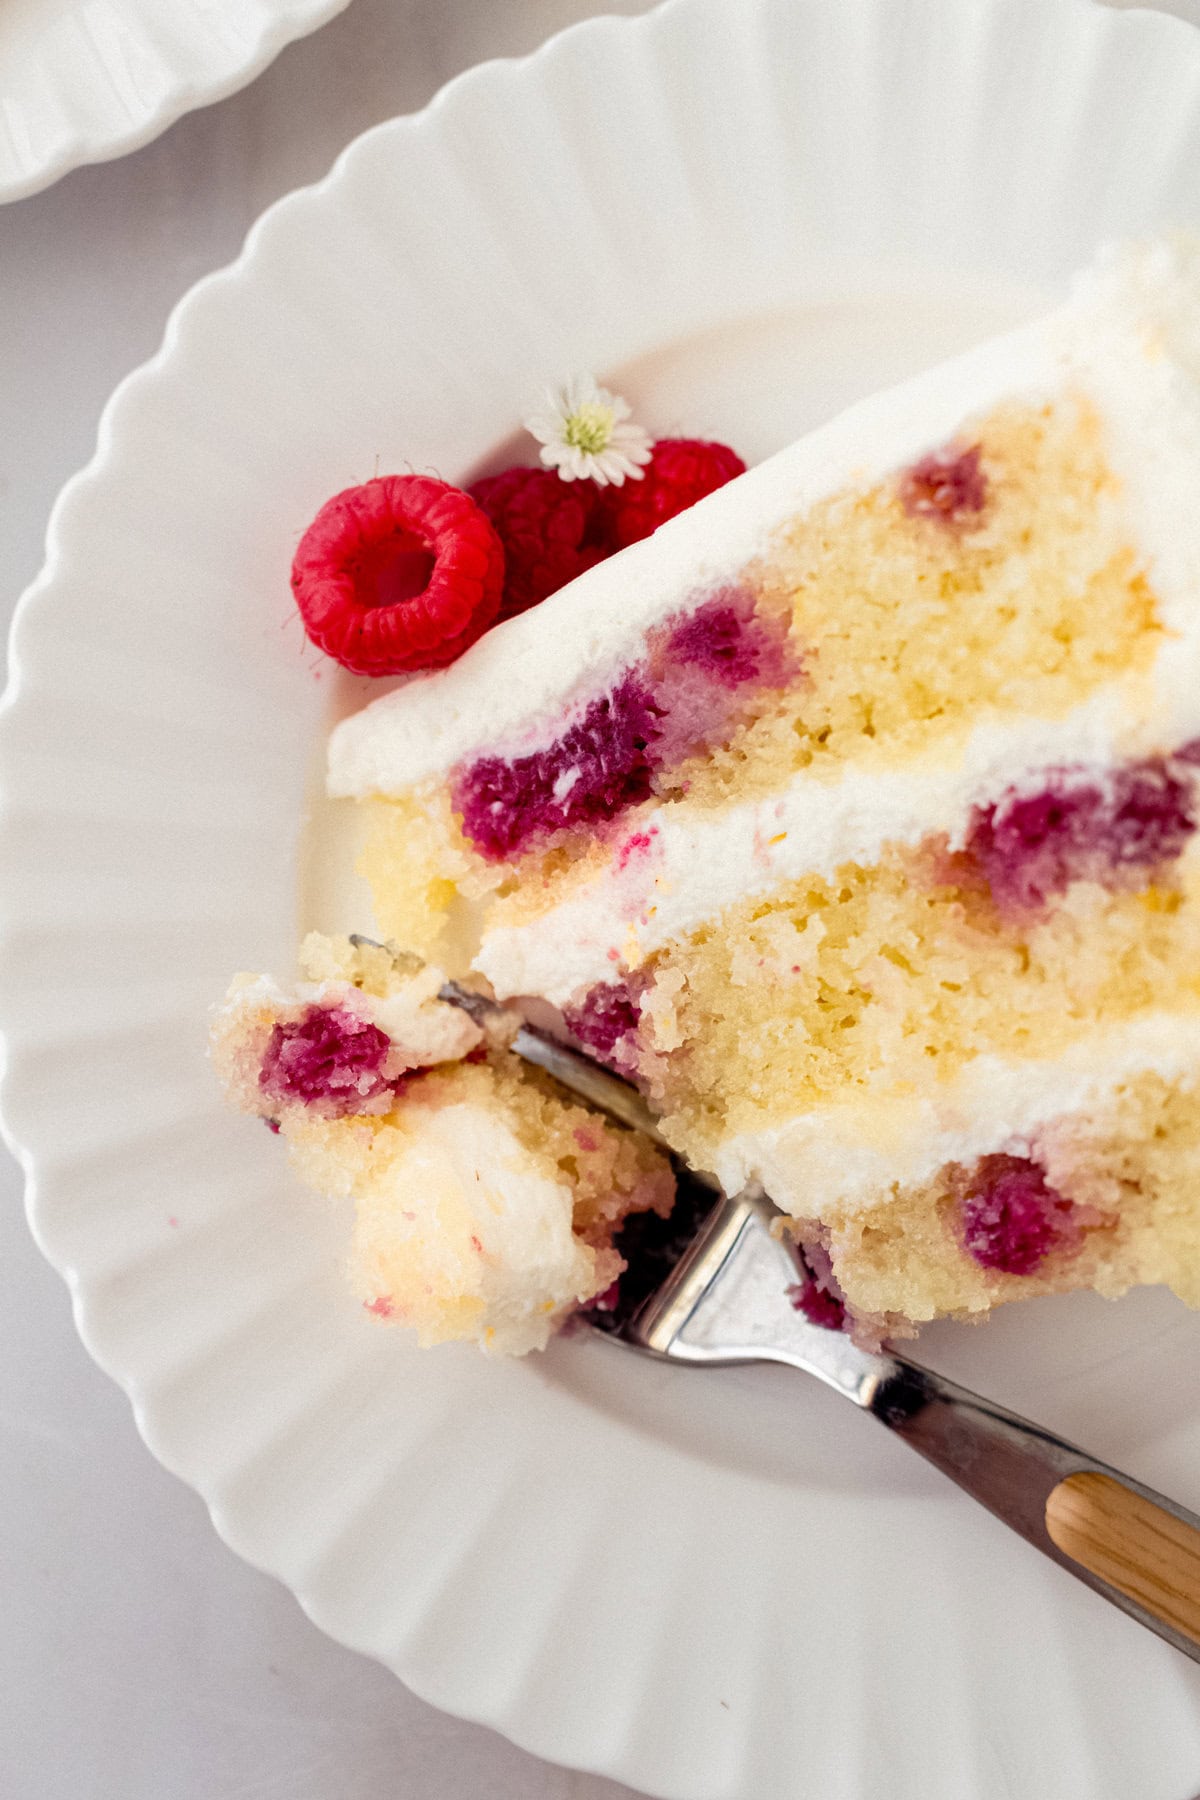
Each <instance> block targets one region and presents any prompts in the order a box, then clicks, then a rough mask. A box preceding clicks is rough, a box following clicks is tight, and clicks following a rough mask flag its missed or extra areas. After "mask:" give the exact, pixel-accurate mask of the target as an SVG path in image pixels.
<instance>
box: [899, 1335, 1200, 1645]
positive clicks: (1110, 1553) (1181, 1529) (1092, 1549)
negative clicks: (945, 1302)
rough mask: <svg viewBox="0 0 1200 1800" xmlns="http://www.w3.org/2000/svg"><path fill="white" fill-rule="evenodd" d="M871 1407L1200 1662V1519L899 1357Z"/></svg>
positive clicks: (1066, 1565) (1016, 1525)
mask: <svg viewBox="0 0 1200 1800" xmlns="http://www.w3.org/2000/svg"><path fill="white" fill-rule="evenodd" d="M878 1360H879V1362H880V1363H881V1364H882V1365H883V1367H884V1369H885V1371H886V1372H885V1373H884V1375H883V1379H882V1380H876V1381H875V1382H874V1383H873V1384H872V1385H871V1386H870V1389H869V1392H868V1394H867V1395H866V1398H867V1404H868V1405H869V1408H870V1411H871V1412H872V1413H874V1415H875V1417H876V1418H877V1419H879V1420H880V1421H881V1422H882V1423H883V1424H885V1425H886V1426H888V1428H889V1429H890V1430H891V1431H893V1432H895V1433H896V1435H897V1436H898V1437H902V1438H903V1439H904V1441H905V1442H906V1443H907V1444H908V1445H910V1447H911V1448H912V1449H914V1450H916V1451H917V1452H918V1453H919V1454H920V1455H921V1456H923V1457H924V1458H925V1459H926V1461H927V1462H931V1463H933V1464H935V1466H936V1467H937V1468H939V1469H941V1471H942V1472H943V1474H945V1475H948V1476H949V1477H950V1479H951V1480H952V1481H954V1482H956V1483H957V1485H958V1486H959V1487H961V1488H965V1490H966V1491H967V1493H969V1494H973V1495H974V1497H975V1499H976V1500H978V1501H980V1502H981V1503H982V1504H983V1505H984V1506H986V1507H987V1508H988V1510H989V1511H990V1512H994V1513H996V1514H997V1515H998V1517H1000V1518H1002V1519H1003V1520H1004V1521H1005V1523H1006V1524H1008V1525H1011V1526H1012V1528H1013V1530H1014V1531H1018V1532H1020V1534H1021V1536H1022V1537H1024V1538H1027V1539H1028V1540H1029V1542H1030V1543H1031V1544H1035V1545H1036V1546H1037V1548H1038V1549H1039V1550H1041V1551H1042V1552H1043V1553H1044V1554H1045V1555H1046V1556H1049V1557H1050V1558H1051V1559H1052V1560H1053V1561H1054V1562H1056V1563H1058V1564H1059V1566H1060V1567H1061V1568H1063V1569H1066V1570H1067V1571H1068V1572H1069V1573H1070V1574H1072V1575H1074V1576H1075V1577H1076V1579H1077V1580H1079V1581H1082V1582H1084V1583H1086V1585H1087V1586H1088V1587H1090V1588H1093V1589H1094V1590H1095V1591H1096V1593H1098V1594H1102V1595H1103V1596H1104V1598H1105V1599H1106V1600H1108V1601H1110V1602H1111V1603H1112V1604H1113V1605H1114V1606H1118V1607H1120V1608H1121V1610H1122V1611H1123V1612H1127V1613H1129V1614H1131V1615H1132V1616H1133V1617H1134V1618H1135V1619H1137V1620H1139V1622H1140V1623H1141V1624H1143V1625H1146V1626H1148V1627H1149V1628H1150V1630H1151V1631H1155V1632H1157V1633H1158V1635H1159V1637H1163V1638H1166V1640H1167V1641H1168V1643H1171V1644H1174V1646H1175V1648H1176V1649H1177V1650H1182V1651H1183V1653H1184V1655H1185V1656H1190V1657H1191V1658H1192V1659H1193V1661H1195V1662H1200V1515H1198V1514H1196V1513H1193V1512H1190V1511H1189V1510H1188V1509H1187V1508H1186V1507H1184V1506H1181V1505H1179V1503H1178V1502H1177V1501H1175V1500H1169V1499H1167V1497H1166V1496H1165V1495H1164V1494H1158V1493H1155V1491H1154V1489H1153V1488H1148V1487H1147V1486H1146V1485H1145V1483H1144V1482H1141V1481H1137V1480H1135V1479H1134V1477H1133V1476H1132V1475H1126V1474H1125V1473H1123V1472H1122V1470H1120V1469H1114V1468H1113V1467H1112V1466H1111V1465H1110V1464H1108V1463H1104V1462H1101V1461H1099V1459H1098V1458H1097V1457H1094V1456H1091V1455H1089V1454H1088V1452H1087V1451H1086V1450H1081V1449H1080V1448H1079V1446H1078V1445H1076V1444H1070V1443H1068V1442H1067V1441H1066V1440H1065V1439H1063V1438H1060V1437H1057V1436H1055V1434H1054V1433H1053V1432H1051V1431H1048V1430H1047V1429H1046V1428H1045V1426H1043V1425H1035V1424H1033V1423H1032V1421H1030V1420H1029V1419H1023V1418H1021V1417H1020V1415H1019V1414H1017V1413H1011V1412H1009V1411H1008V1410H1007V1409H1006V1408H1005V1407H1002V1406H998V1405H997V1404H996V1403H995V1401H992V1400H985V1399H983V1397H982V1396H981V1395H979V1394H973V1393H971V1392H970V1390H969V1389H967V1388H963V1387H959V1385H958V1384H957V1382H953V1381H950V1380H948V1379H947V1378H946V1376H944V1375H938V1374H935V1373H934V1371H933V1370H932V1369H922V1368H921V1367H920V1366H919V1365H918V1364H916V1363H911V1362H909V1361H908V1359H907V1358H906V1357H903V1356H897V1355H895V1354H894V1353H893V1354H891V1355H886V1354H885V1356H884V1357H882V1358H880V1359H878Z"/></svg>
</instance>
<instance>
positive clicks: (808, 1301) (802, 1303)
mask: <svg viewBox="0 0 1200 1800" xmlns="http://www.w3.org/2000/svg"><path fill="white" fill-rule="evenodd" d="M788 1299H789V1300H790V1301H791V1303H792V1305H793V1306H794V1307H795V1309H796V1311H797V1312H798V1313H803V1314H804V1317H805V1318H806V1319H807V1320H808V1322H809V1324H810V1325H820V1326H822V1327H823V1328H824V1330H826V1331H844V1330H845V1327H846V1303H845V1301H844V1300H839V1299H838V1297H837V1295H836V1294H827V1293H826V1292H825V1289H824V1288H822V1287H818V1286H817V1284H816V1282H815V1281H814V1280H813V1279H812V1277H811V1276H809V1277H808V1279H807V1280H805V1281H797V1282H796V1283H795V1284H794V1285H793V1286H792V1287H790V1288H789V1289H788Z"/></svg>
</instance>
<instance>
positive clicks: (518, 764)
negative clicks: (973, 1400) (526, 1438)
mask: <svg viewBox="0 0 1200 1800" xmlns="http://www.w3.org/2000/svg"><path fill="white" fill-rule="evenodd" d="M1197 493H1200V247H1198V246H1197V244H1196V243H1194V242H1191V241H1188V240H1184V239H1163V240H1159V241H1155V242H1152V243H1149V244H1144V245H1134V246H1125V247H1121V248H1118V249H1116V250H1113V251H1111V252H1109V253H1106V254H1105V255H1104V256H1103V257H1101V259H1100V260H1099V261H1098V263H1097V264H1096V266H1095V267H1094V268H1093V269H1091V270H1089V271H1087V272H1085V274H1084V275H1083V276H1082V277H1081V278H1080V279H1079V280H1078V281H1077V283H1076V284H1075V287H1074V289H1073V291H1072V293H1071V296H1070V297H1069V298H1068V299H1067V300H1066V301H1065V302H1064V303H1063V304H1062V305H1061V306H1059V307H1058V308H1057V309H1056V310H1055V311H1054V312H1052V313H1050V314H1049V315H1047V316H1046V317H1045V318H1044V319H1042V320H1039V321H1037V322H1035V323H1034V324H1032V325H1030V326H1028V327H1025V328H1023V329H1021V330H1019V331H1017V332H1015V333H1012V334H1009V335H1008V336H1006V337H1003V338H1000V339H996V340H994V341H992V342H990V343H987V344H984V345H981V346H979V347H978V348H977V349H975V350H972V351H969V352H968V353H966V354H965V355H963V356H960V357H957V358H955V359H954V360H953V361H951V362H949V363H946V364H944V365H942V366H941V367H939V368H936V369H934V370H931V371H929V372H928V373H926V374H924V375H922V376H919V377H917V378H916V379H914V380H912V381H910V382H906V383H904V384H903V385H901V386H900V387H898V388H896V389H893V390H891V391H890V392H888V393H885V394H882V395H878V396H876V397H874V398H872V399H869V400H866V401H864V402H862V403H860V404H859V405H857V406H855V407H852V408H851V409H850V410H849V411H848V412H846V413H845V414H843V415H842V416H841V417H839V418H838V419H835V420H833V421H832V422H831V423H829V424H828V425H826V426H823V427H822V428H820V429H819V430H817V431H815V432H813V433H811V434H810V435H809V436H808V437H806V438H802V439H800V440H799V441H798V442H797V443H795V444H793V445H792V446H790V447H789V448H788V449H786V450H784V451H782V452H781V453H780V454H779V455H777V456H775V457H773V458H771V459H770V460H769V461H767V462H765V463H763V464H761V465H760V466H759V467H757V468H755V469H753V470H750V471H749V472H747V473H745V474H742V475H739V476H738V477H737V478H736V479H733V480H731V481H728V482H726V483H725V484H724V485H722V486H720V487H719V488H718V489H717V490H716V491H714V492H711V493H709V494H708V495H707V496H706V497H704V498H702V499H700V500H699V501H698V503H697V504H696V505H694V506H692V507H691V508H690V509H688V510H686V511H683V512H680V513H679V514H678V515H677V516H675V517H673V518H670V519H668V520H667V522H665V523H663V524H661V525H660V526H659V528H658V529H657V530H654V531H653V532H652V534H651V535H648V536H642V537H640V538H638V539H637V540H636V541H634V542H632V543H631V544H630V545H629V547H628V548H625V549H622V550H621V551H620V552H619V553H618V554H615V555H610V556H608V557H606V558H605V559H603V560H599V561H597V562H595V563H594V564H592V565H590V566H588V567H586V568H584V569H582V571H581V572H580V573H578V575H577V576H576V577H575V578H574V579H573V580H571V581H570V582H569V583H568V585H566V586H565V587H563V588H562V589H560V590H559V591H558V592H556V593H553V594H551V595H550V596H549V597H548V598H545V599H543V600H542V602H541V604H540V605H537V606H535V607H533V608H532V609H530V610H526V611H523V612H521V613H520V614H519V616H517V617H513V618H510V619H509V620H507V621H506V622H504V623H501V624H500V625H498V626H496V627H495V628H493V629H492V630H490V631H489V632H487V634H486V635H484V636H483V637H481V638H480V639H479V641H478V642H477V643H475V644H474V645H473V646H472V647H471V648H470V649H469V650H468V651H467V652H466V653H465V654H464V655H463V656H462V657H461V658H459V659H458V660H457V661H456V662H455V663H454V664H453V666H451V667H447V668H445V669H443V670H440V671H438V672H436V673H431V674H422V675H418V676H416V677H414V678H413V679H411V680H410V681H409V682H407V683H406V684H405V685H404V686H402V687H400V688H398V689H397V690H396V691H394V692H392V693H390V694H388V695H386V696H384V697H382V698H380V699H378V700H377V701H375V702H374V703H373V704H372V705H369V706H368V707H366V708H365V709H364V710H363V711H362V712H360V713H358V714H356V715H355V716H353V717H351V718H349V719H347V720H345V721H344V722H343V723H342V724H341V725H339V726H338V728H337V729H336V731H335V732H334V734H333V737H332V740H331V744H330V755H329V789H330V792H331V793H332V794H333V795H334V796H343V797H348V798H352V799H354V800H355V801H357V802H359V803H360V804H361V808H362V817H363V828H364V848H363V852H362V861H361V868H362V871H363V873H364V874H365V875H366V876H367V879H368V881H369V882H370V885H371V889H372V893H373V899H374V906H375V911H376V913H377V915H378V918H379V922H380V926H381V928H382V929H383V930H384V931H385V932H386V933H387V935H388V936H389V937H390V938H392V939H394V940H395V941H396V942H398V943H400V944H402V945H404V946H405V947H406V948H407V949H410V950H412V951H415V952H419V953H420V954H421V955H423V956H427V957H430V958H431V959H433V960H434V961H439V962H441V963H443V964H444V966H447V967H448V968H450V969H451V971H452V972H453V973H454V974H456V975H461V974H464V973H466V972H468V971H473V972H474V974H475V975H476V976H477V977H479V976H481V977H483V978H485V979H486V980H487V982H488V983H490V986H491V989H492V991H493V992H494V993H495V994H496V995H497V996H498V997H499V998H500V999H502V1000H505V1001H509V1000H511V1001H514V1002H516V1003H523V1002H526V1001H528V1000H531V999H537V1000H538V1001H539V1003H542V1004H547V1003H548V1004H550V1005H552V1006H553V1007H554V1008H556V1009H557V1012H558V1016H559V1020H560V1023H561V1026H562V1029H563V1030H564V1031H568V1032H574V1034H575V1036H576V1038H577V1041H579V1042H580V1043H582V1044H584V1045H585V1046H588V1047H590V1048H591V1049H592V1050H593V1052H594V1053H596V1054H598V1055H600V1056H602V1057H604V1058H605V1059H606V1060H608V1061H609V1062H610V1063H612V1064H613V1066H615V1067H618V1068H620V1069H621V1070H622V1071H623V1072H625V1073H627V1074H630V1075H632V1076H633V1077H634V1078H635V1079H636V1080H638V1081H639V1083H640V1084H641V1085H642V1087H643V1088H644V1090H645V1091H646V1093H647V1094H648V1095H649V1096H650V1098H651V1099H652V1100H653V1101H654V1103H655V1104H656V1105H657V1106H658V1107H659V1108H660V1109H661V1112H662V1114H663V1117H664V1129H665V1131H666V1133H667V1135H668V1136H669V1138H670V1139H671V1140H672V1142H673V1143H674V1144H675V1145H676V1146H677V1147H678V1148H679V1150H680V1151H681V1152H682V1153H683V1154H684V1155H685V1156H687V1157H688V1158H689V1159H691V1160H693V1161H694V1162H696V1163H697V1164H699V1165H702V1166H705V1167H710V1168H715V1169H716V1170H717V1172H718V1173H719V1175H720V1176H721V1178H722V1180H723V1181H724V1183H725V1184H726V1186H727V1187H729V1188H731V1189H733V1188H736V1187H737V1186H739V1185H741V1183H743V1182H744V1181H746V1180H748V1179H750V1178H755V1177H757V1178H761V1179H762V1180H763V1182H764V1184H765V1185H766V1187H767V1189H768V1191H769V1192H770V1193H771V1194H772V1196H773V1197H774V1199H775V1200H776V1201H777V1202H778V1203H779V1204H780V1205H781V1206H782V1207H784V1208H785V1209H786V1210H787V1211H788V1212H790V1213H791V1214H792V1216H793V1217H794V1219H795V1221H796V1229H797V1232H798V1233H799V1235H800V1236H801V1238H802V1240H803V1243H804V1245H805V1254H806V1256H807V1257H808V1258H809V1266H810V1267H812V1268H814V1269H816V1270H818V1271H819V1274H820V1293H821V1295H823V1296H824V1297H825V1298H824V1300H823V1302H822V1304H823V1305H825V1306H826V1310H827V1311H828V1312H829V1313H830V1315H832V1314H833V1313H834V1312H836V1311H837V1309H838V1308H842V1309H844V1310H846V1311H847V1312H848V1314H849V1316H850V1317H851V1319H852V1320H856V1321H858V1322H859V1323H861V1324H862V1325H863V1326H864V1328H870V1329H883V1328H886V1329H889V1330H904V1329H909V1328H911V1327H912V1326H914V1325H915V1324H917V1323H919V1322H920V1321H922V1320H924V1319H927V1318H931V1317H934V1316H937V1315H939V1314H944V1313H953V1314H961V1315H971V1314H979V1313H981V1312H983V1311H986V1310H987V1309H988V1308H989V1307H991V1306H992V1305H994V1304H996V1303H997V1302H999V1301H1002V1300H1005V1299H1008V1298H1014V1297H1018V1296H1022V1295H1026V1294H1030V1293H1036V1292H1046V1291H1052V1290H1056V1289H1062V1288H1070V1287H1077V1286H1090V1287H1095V1288H1097V1289H1099V1290H1100V1291H1102V1292H1105V1293H1116V1292H1119V1291H1121V1289H1122V1288H1124V1287H1127V1286H1129V1285H1130V1284H1131V1283H1133V1282H1138V1281H1146V1280H1152V1281H1168V1282H1170V1283H1171V1284H1172V1285H1173V1286H1174V1287H1175V1288H1176V1289H1177V1290H1178V1291H1179V1292H1181V1293H1182V1294H1184V1295H1185V1297H1188V1298H1197V1297H1198V1296H1197V1294H1196V1292H1195V1288H1196V1282H1195V1276H1194V1273H1193V1272H1194V1270H1195V1269H1196V1267H1197V1264H1198V1262H1200V1201H1197V1200H1195V1199H1193V1198H1192V1196H1193V1195H1195V1194H1196V1193H1198V1192H1200V1189H1198V1188H1197V1187H1196V1185H1195V1183H1194V1182H1193V1181H1192V1180H1191V1176H1190V1169H1191V1166H1192V1159H1193V1158H1194V1155H1195V1143H1196V1132H1197V1125H1196V1120H1197V1116H1198V1113H1197V1108H1198V1106H1200V1102H1198V1101H1197V1099H1196V1076H1197V1072H1198V1071H1200V973H1198V971H1200V887H1198V883H1200V852H1198V851H1197V844H1196V825H1197V822H1198V821H1200V794H1198V792H1197V778H1198V776H1200V511H1198V509H1197V506H1196V495H1197ZM815 1279H816V1277H815V1276H814V1280H815ZM826 1302H828V1304H827V1305H826Z"/></svg>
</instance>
